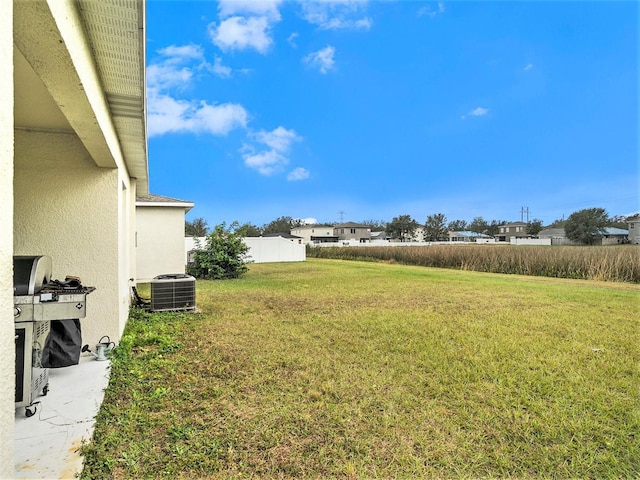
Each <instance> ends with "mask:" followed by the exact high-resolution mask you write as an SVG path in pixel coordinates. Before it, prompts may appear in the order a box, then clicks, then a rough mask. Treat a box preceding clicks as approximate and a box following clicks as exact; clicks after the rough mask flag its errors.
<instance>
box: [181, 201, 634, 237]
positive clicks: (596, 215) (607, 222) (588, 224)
mask: <svg viewBox="0 0 640 480" xmlns="http://www.w3.org/2000/svg"><path fill="white" fill-rule="evenodd" d="M625 220H626V219H625V217H624V216H614V217H610V216H609V215H608V213H607V211H606V210H605V209H604V208H588V209H583V210H579V211H576V212H574V213H572V214H571V215H570V216H569V217H568V218H567V219H566V220H565V219H562V220H555V221H554V222H553V223H551V224H550V225H548V226H547V227H548V228H564V230H565V234H566V236H567V238H569V239H570V240H573V241H575V242H579V243H584V244H592V243H594V242H595V240H596V239H597V238H599V237H601V236H602V235H604V233H605V230H606V228H608V227H618V228H624V229H626V228H627V225H626V223H625ZM359 223H360V224H361V225H364V226H366V227H368V228H370V229H371V231H372V232H381V231H384V232H386V233H387V235H389V236H390V237H392V238H395V239H399V240H400V241H411V240H412V239H414V238H415V236H416V232H417V230H418V229H419V228H422V233H423V238H424V240H425V241H432V242H435V241H443V240H447V239H448V238H449V235H448V232H461V231H469V232H475V233H478V234H484V235H488V236H491V237H493V236H495V235H497V234H498V233H499V232H500V227H501V226H503V225H506V224H507V223H510V222H507V221H506V220H490V221H487V220H485V219H484V218H483V217H475V218H474V219H473V220H471V221H470V222H467V221H466V220H458V219H457V220H451V221H449V220H448V219H447V217H446V216H445V215H444V214H443V213H434V214H431V215H428V216H427V218H426V220H425V222H424V224H420V223H419V222H418V221H417V220H415V219H414V218H412V217H411V215H399V216H397V217H394V218H393V219H392V220H391V221H390V222H386V221H383V220H364V221H362V222H359ZM304 225H305V223H304V221H302V220H300V219H294V218H292V217H289V216H282V217H278V218H276V219H275V220H273V221H271V222H269V223H266V224H264V225H263V226H262V227H258V226H256V225H254V224H252V223H244V224H240V223H238V222H234V223H232V224H231V225H230V226H229V227H228V229H229V230H230V231H232V232H234V233H235V234H237V235H238V236H241V237H260V236H266V235H271V234H278V233H290V232H291V230H293V229H295V228H297V227H301V226H304ZM322 225H325V226H331V227H333V226H335V225H333V224H319V226H322ZM226 228H227V227H226V225H225V229H226ZM543 228H545V227H544V226H543V223H542V220H540V219H538V218H534V219H533V220H531V221H529V222H526V235H527V236H530V237H536V236H537V235H538V233H540V231H541V230H542V229H543ZM208 234H209V226H208V224H207V221H206V220H205V219H203V218H196V219H195V220H193V221H192V222H189V221H186V222H185V235H186V236H190V237H205V236H207V235H208Z"/></svg>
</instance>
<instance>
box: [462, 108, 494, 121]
mask: <svg viewBox="0 0 640 480" xmlns="http://www.w3.org/2000/svg"><path fill="white" fill-rule="evenodd" d="M487 113H489V109H488V108H483V107H478V108H474V109H473V110H471V111H470V112H469V113H467V114H466V115H462V117H461V118H462V120H464V119H465V118H467V117H468V116H471V117H483V116H485V115H486V114H487Z"/></svg>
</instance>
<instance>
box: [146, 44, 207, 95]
mask: <svg viewBox="0 0 640 480" xmlns="http://www.w3.org/2000/svg"><path fill="white" fill-rule="evenodd" d="M157 53H158V55H159V58H158V60H157V61H155V62H153V63H151V64H150V65H149V66H148V67H147V86H148V88H150V89H154V88H159V89H167V88H175V87H177V88H184V87H186V86H187V85H188V84H189V83H190V82H191V80H192V78H193V76H194V73H195V72H196V71H197V70H198V69H199V66H200V65H201V64H203V63H204V53H203V51H202V47H200V46H199V45H183V46H176V45H171V46H169V47H166V48H162V49H160V50H158V51H157Z"/></svg>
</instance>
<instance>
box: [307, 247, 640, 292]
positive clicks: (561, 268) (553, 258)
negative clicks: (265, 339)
mask: <svg viewBox="0 0 640 480" xmlns="http://www.w3.org/2000/svg"><path fill="white" fill-rule="evenodd" d="M307 255H308V256H310V257H314V258H336V259H342V260H370V261H385V262H395V263H401V264H406V265H419V266H424V267H438V268H453V269H458V270H472V271H478V272H489V273H508V274H517V275H534V276H541V277H556V278H572V279H582V280H600V281H609V282H631V283H640V246H637V245H621V246H605V247H570V246H549V247H545V246H524V245H518V246H511V245H509V246H502V245H429V246H402V247H385V246H381V247H322V248H320V247H310V248H309V249H307Z"/></svg>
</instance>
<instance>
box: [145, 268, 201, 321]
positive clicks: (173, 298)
mask: <svg viewBox="0 0 640 480" xmlns="http://www.w3.org/2000/svg"><path fill="white" fill-rule="evenodd" d="M159 277H166V276H164V275H160V276H159ZM185 277H187V278H158V277H156V278H155V279H153V280H152V281H151V310H152V311H155V312H159V311H176V310H194V309H195V308H196V281H195V279H194V278H193V277H191V276H185Z"/></svg>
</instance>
